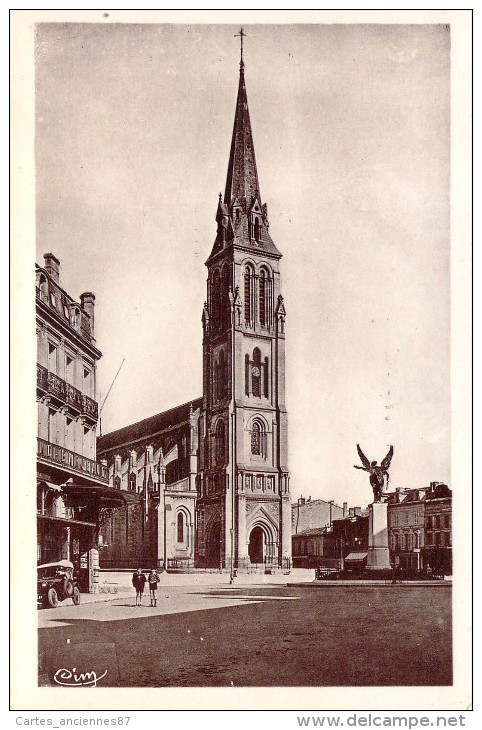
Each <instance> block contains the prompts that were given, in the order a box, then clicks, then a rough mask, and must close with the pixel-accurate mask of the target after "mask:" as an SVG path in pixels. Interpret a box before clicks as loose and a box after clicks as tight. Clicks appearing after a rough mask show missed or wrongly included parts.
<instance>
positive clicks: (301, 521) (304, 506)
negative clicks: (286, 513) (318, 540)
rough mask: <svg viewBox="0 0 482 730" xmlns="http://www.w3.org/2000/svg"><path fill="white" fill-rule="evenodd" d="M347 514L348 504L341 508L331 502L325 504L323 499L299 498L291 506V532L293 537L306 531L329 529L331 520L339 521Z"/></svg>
mask: <svg viewBox="0 0 482 730" xmlns="http://www.w3.org/2000/svg"><path fill="white" fill-rule="evenodd" d="M347 514H348V504H347V503H346V502H345V503H344V504H343V507H340V506H339V505H337V504H335V502H334V501H333V500H331V501H330V502H326V501H325V500H324V499H311V497H308V498H307V499H306V498H305V497H299V499H298V500H297V501H296V502H295V503H294V504H292V505H291V532H292V534H293V536H294V535H297V534H299V533H301V532H305V531H306V530H314V529H319V528H324V527H330V526H331V523H332V522H333V520H336V519H340V518H341V517H344V516H346V515H347Z"/></svg>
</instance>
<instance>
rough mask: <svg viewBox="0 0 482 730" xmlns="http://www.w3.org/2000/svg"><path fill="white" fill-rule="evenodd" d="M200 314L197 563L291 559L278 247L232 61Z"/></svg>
mask: <svg viewBox="0 0 482 730" xmlns="http://www.w3.org/2000/svg"><path fill="white" fill-rule="evenodd" d="M216 221H217V225H218V228H217V235H216V240H215V242H214V246H213V249H212V251H211V254H210V256H209V258H208V260H207V262H206V265H207V268H208V286H207V300H206V304H205V306H204V311H203V317H202V321H203V335H204V336H203V372H204V378H203V403H202V409H201V415H200V442H199V475H198V502H197V513H198V528H197V536H196V556H197V563H198V564H199V565H203V566H206V567H215V566H224V567H226V568H227V567H232V568H233V567H236V568H243V567H245V566H250V565H253V564H254V565H266V564H268V565H269V566H273V565H275V566H278V565H283V564H286V565H287V564H289V562H290V558H291V508H290V492H289V471H288V415H287V411H286V405H285V317H286V310H285V306H284V302H283V297H282V295H281V279H280V268H279V261H280V258H281V254H280V253H279V251H278V250H277V248H276V246H275V245H274V243H273V241H272V239H271V236H270V234H269V223H268V214H267V208H266V205H265V204H263V203H262V199H261V194H260V190H259V182H258V175H257V169H256V160H255V155H254V146H253V138H252V133H251V125H250V119H249V112H248V104H247V98H246V87H245V81H244V67H243V65H242V64H241V69H240V78H239V88H238V99H237V104H236V114H235V121H234V129H233V138H232V144H231V154H230V159H229V164H228V174H227V182H226V190H225V194H224V198H222V197H221V195H220V198H219V204H218V209H217V214H216Z"/></svg>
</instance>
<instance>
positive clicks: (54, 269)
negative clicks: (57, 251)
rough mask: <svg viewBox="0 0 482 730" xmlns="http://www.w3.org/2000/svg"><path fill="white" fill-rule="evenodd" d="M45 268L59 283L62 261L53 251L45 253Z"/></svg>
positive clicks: (53, 279)
mask: <svg viewBox="0 0 482 730" xmlns="http://www.w3.org/2000/svg"><path fill="white" fill-rule="evenodd" d="M44 262H45V263H44V269H45V271H46V272H47V273H48V275H49V276H50V278H51V279H52V281H55V282H56V283H57V284H58V283H59V270H60V261H59V260H58V258H57V257H56V256H54V255H53V253H44Z"/></svg>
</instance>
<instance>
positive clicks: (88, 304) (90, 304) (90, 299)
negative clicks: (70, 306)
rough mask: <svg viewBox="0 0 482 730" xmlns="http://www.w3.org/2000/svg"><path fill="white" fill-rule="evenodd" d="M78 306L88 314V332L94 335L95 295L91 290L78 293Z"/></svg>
mask: <svg viewBox="0 0 482 730" xmlns="http://www.w3.org/2000/svg"><path fill="white" fill-rule="evenodd" d="M80 306H81V307H82V311H83V312H85V313H86V314H88V315H89V317H90V319H89V323H90V333H91V335H92V337H93V336H94V306H95V295H94V294H92V292H90V291H88V292H84V293H83V294H81V295H80Z"/></svg>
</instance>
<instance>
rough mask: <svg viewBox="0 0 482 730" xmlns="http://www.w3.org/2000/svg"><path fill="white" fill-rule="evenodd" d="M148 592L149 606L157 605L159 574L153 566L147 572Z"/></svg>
mask: <svg viewBox="0 0 482 730" xmlns="http://www.w3.org/2000/svg"><path fill="white" fill-rule="evenodd" d="M148 581H149V594H150V597H151V606H157V596H156V591H157V584H158V583H159V576H158V574H157V572H156V569H155V568H153V569H152V570H151V572H150V573H149V578H148Z"/></svg>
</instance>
